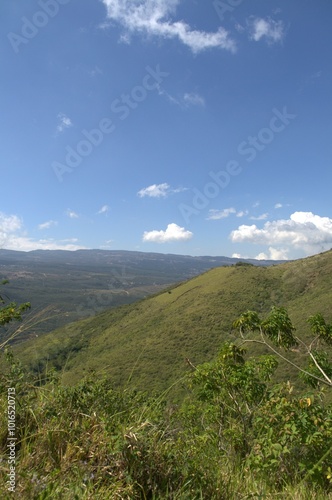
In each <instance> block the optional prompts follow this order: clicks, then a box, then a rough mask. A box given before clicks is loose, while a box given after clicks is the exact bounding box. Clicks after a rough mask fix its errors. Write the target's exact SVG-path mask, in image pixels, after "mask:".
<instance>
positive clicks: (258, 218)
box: [250, 213, 269, 220]
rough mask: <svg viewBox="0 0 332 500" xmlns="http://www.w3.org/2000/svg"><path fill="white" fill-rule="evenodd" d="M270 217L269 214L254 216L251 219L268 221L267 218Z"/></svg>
mask: <svg viewBox="0 0 332 500" xmlns="http://www.w3.org/2000/svg"><path fill="white" fill-rule="evenodd" d="M268 216H269V214H268V213H265V214H261V215H257V216H254V215H252V216H251V217H250V219H251V220H265V219H267V218H268Z"/></svg>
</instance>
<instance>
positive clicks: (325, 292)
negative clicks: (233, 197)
mask: <svg viewBox="0 0 332 500" xmlns="http://www.w3.org/2000/svg"><path fill="white" fill-rule="evenodd" d="M331 271H332V252H326V253H324V254H321V255H317V256H314V257H311V258H309V259H304V260H303V261H297V262H289V263H286V264H282V265H277V266H273V267H270V268H256V267H253V266H243V265H240V266H230V267H228V268H221V269H214V270H212V271H209V272H207V273H205V274H203V275H200V276H198V277H196V278H194V279H191V280H189V281H187V282H185V283H182V284H181V285H178V286H176V287H173V288H170V289H168V290H166V291H164V292H162V293H159V294H157V295H155V296H153V297H150V298H148V299H145V300H143V301H140V302H138V303H135V304H131V305H127V306H122V307H120V308H116V309H114V310H112V311H108V312H105V313H102V314H99V315H97V316H96V317H95V318H89V319H85V320H83V321H80V322H78V323H73V324H71V325H67V326H66V327H65V328H63V329H60V330H58V331H55V332H53V333H52V334H47V335H43V336H42V337H40V338H37V339H35V340H34V341H29V342H24V343H21V344H19V345H17V346H14V347H13V350H12V351H11V350H5V351H3V349H2V352H1V365H2V369H1V373H0V477H1V483H0V484H1V485H0V497H1V498H4V499H7V498H8V499H9V498H11V497H12V496H13V493H12V492H11V491H8V483H7V480H8V465H7V464H8V446H7V442H8V437H9V426H8V420H9V414H8V412H7V410H8V402H9V399H8V394H9V392H8V390H9V389H10V391H11V392H10V394H11V395H12V394H15V409H16V414H15V437H16V445H15V449H16V462H15V467H16V470H15V475H16V477H15V481H16V487H15V494H17V495H18V496H19V497H20V498H23V499H25V498H26V499H36V500H46V499H52V500H53V499H64V500H67V499H68V500H71V499H75V498H76V499H83V500H85V499H86V500H88V499H89V500H90V499H91V500H92V499H97V500H98V499H99V500H102V499H116V498H119V499H126V500H136V499H137V500H139V499H142V500H143V499H155V500H159V499H160V500H196V499H197V500H199V499H202V500H205V499H206V500H210V499H211V500H237V499H239V498H240V499H243V500H244V499H249V498H252V499H256V498H257V499H258V498H264V499H278V498H291V499H294V500H311V499H314V500H315V499H316V500H320V499H326V498H327V499H328V498H332V466H331V464H332V404H331V401H332V393H331V389H332V381H331V377H332V363H331V345H332V324H331V315H330V304H331V286H330V283H331V278H330V277H331ZM28 306H29V304H24V305H23V306H17V305H16V304H11V307H10V309H8V307H9V305H8V304H7V305H6V304H5V303H3V304H2V308H0V320H1V318H2V320H3V323H2V324H3V325H4V323H6V324H8V322H10V323H11V322H12V320H13V319H20V318H21V314H22V313H23V312H24V311H25V310H26V308H27V307H28ZM8 313H9V315H8ZM18 331H19V330H18ZM13 352H14V354H13ZM298 375H300V377H298ZM11 398H12V396H11Z"/></svg>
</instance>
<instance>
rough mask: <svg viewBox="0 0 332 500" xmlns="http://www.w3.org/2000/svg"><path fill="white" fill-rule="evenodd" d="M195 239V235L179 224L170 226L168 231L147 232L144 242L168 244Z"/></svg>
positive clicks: (144, 235)
mask: <svg viewBox="0 0 332 500" xmlns="http://www.w3.org/2000/svg"><path fill="white" fill-rule="evenodd" d="M192 237H193V233H191V232H190V231H186V230H185V228H184V227H180V226H178V225H177V224H174V223H172V224H168V226H167V229H166V231H156V230H154V231H145V232H144V234H143V241H146V242H153V243H168V242H170V241H187V240H190V239H191V238H192Z"/></svg>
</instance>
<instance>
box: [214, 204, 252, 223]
mask: <svg viewBox="0 0 332 500" xmlns="http://www.w3.org/2000/svg"><path fill="white" fill-rule="evenodd" d="M230 215H236V217H244V216H246V215H248V210H239V211H237V210H235V208H233V207H230V208H223V209H222V210H216V209H215V208H211V209H210V210H209V215H208V217H207V220H220V219H226V218H227V217H229V216H230Z"/></svg>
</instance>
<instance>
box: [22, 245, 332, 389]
mask: <svg viewBox="0 0 332 500" xmlns="http://www.w3.org/2000/svg"><path fill="white" fill-rule="evenodd" d="M331 284H332V251H329V252H325V253H322V254H319V255H315V256H313V257H309V258H306V259H301V260H298V261H293V262H287V263H284V264H279V265H275V266H272V267H256V266H251V265H233V266H229V267H220V268H215V269H212V270H210V271H208V272H206V273H204V274H201V275H199V276H197V277H194V278H192V279H190V280H188V281H186V282H184V283H181V284H179V285H177V286H174V287H172V288H169V289H167V290H164V291H162V292H160V293H158V294H156V295H155V296H152V297H149V298H146V299H144V300H141V301H139V302H136V303H134V304H130V305H125V306H121V307H118V308H116V309H113V310H109V311H106V312H103V313H101V314H98V315H97V316H95V317H93V318H88V319H85V320H82V321H79V322H75V323H72V324H69V325H66V326H65V327H64V328H61V329H58V330H56V331H54V332H51V333H49V334H46V335H43V336H42V337H40V338H36V339H34V340H29V341H27V342H24V343H22V344H20V345H18V346H17V347H16V352H17V354H18V355H19V357H20V359H21V360H22V362H23V363H24V364H25V365H26V366H29V367H30V368H31V369H32V370H34V371H43V370H44V369H49V368H50V367H52V366H54V367H55V368H56V369H57V370H61V371H62V378H63V381H64V383H67V384H72V383H75V382H77V381H78V380H79V379H80V378H81V377H82V376H83V375H84V374H85V373H87V372H88V371H89V370H93V371H95V372H96V374H97V375H98V376H99V375H102V374H107V376H109V377H110V378H111V379H112V380H113V382H114V385H115V386H123V385H126V384H127V385H130V386H134V387H136V388H138V389H143V390H145V389H146V390H149V391H150V390H157V391H159V390H163V389H166V388H168V387H170V386H171V385H172V384H173V383H174V382H176V381H177V380H179V379H180V378H181V376H182V375H183V374H184V373H185V372H186V371H187V370H188V366H187V363H186V360H188V359H189V360H190V362H191V363H193V364H194V365H197V364H199V363H202V362H205V361H209V360H211V359H212V358H213V357H214V356H215V355H216V353H217V352H218V349H219V347H220V344H221V343H222V342H223V341H225V340H234V339H235V338H236V332H232V331H231V325H232V323H233V321H234V320H235V319H236V318H237V317H238V316H239V315H240V314H241V312H243V311H246V310H248V309H253V310H256V311H258V312H260V313H266V312H268V311H269V310H270V308H271V306H273V305H277V306H284V307H286V308H287V310H288V312H289V314H290V317H291V319H292V321H293V324H294V325H295V326H296V327H297V334H298V335H300V336H301V335H303V336H306V334H307V333H308V326H307V324H306V319H307V318H308V316H309V315H310V314H314V313H316V312H321V313H322V314H323V315H324V316H325V317H326V318H327V320H329V321H331V314H332V313H331V311H332V308H331V305H332V289H331ZM280 370H281V371H280V373H279V376H280V377H281V378H282V377H284V378H287V376H288V372H287V370H289V368H288V366H286V367H285V366H283V365H281V366H280Z"/></svg>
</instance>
